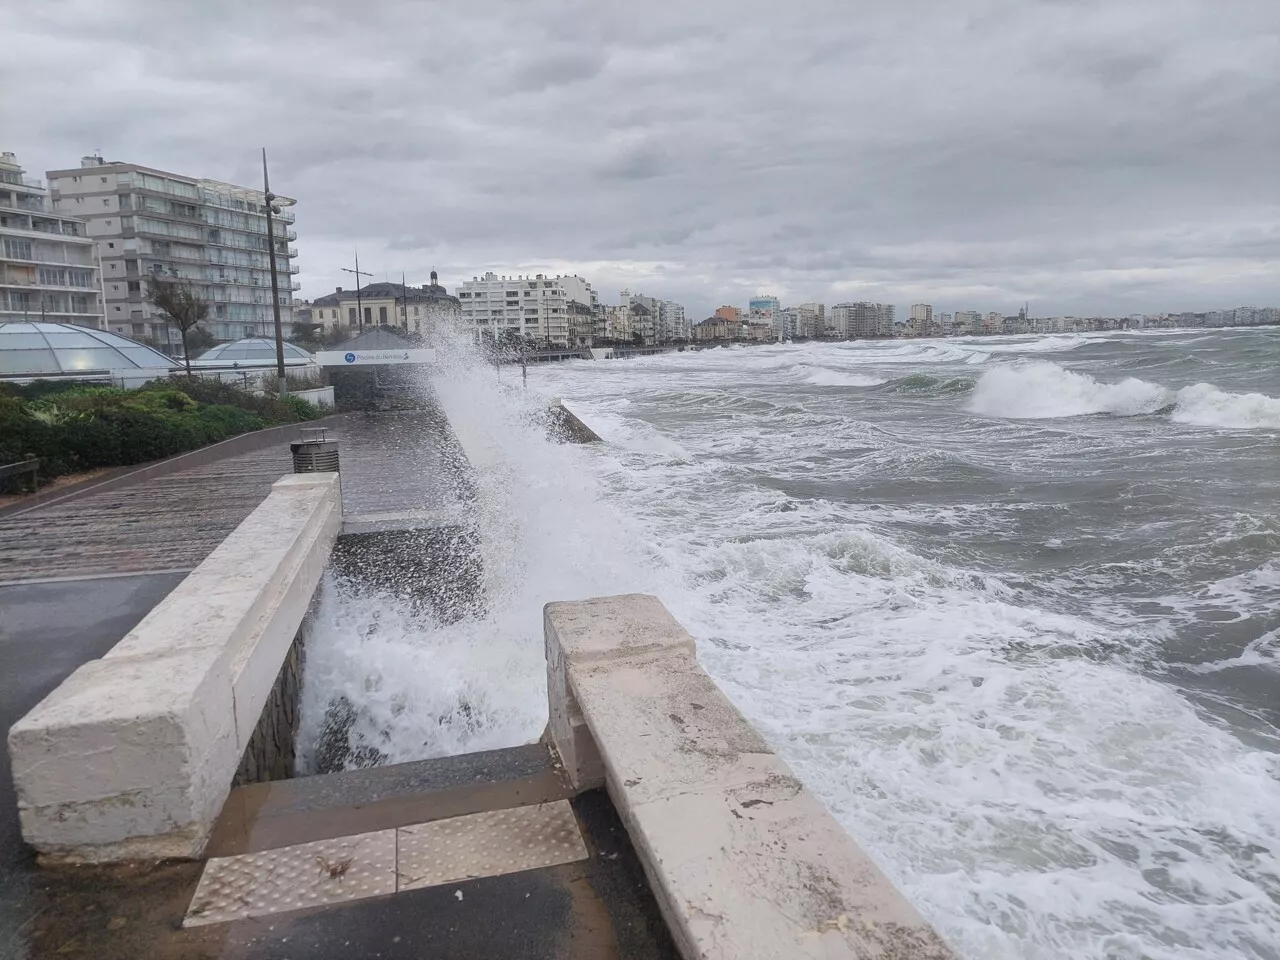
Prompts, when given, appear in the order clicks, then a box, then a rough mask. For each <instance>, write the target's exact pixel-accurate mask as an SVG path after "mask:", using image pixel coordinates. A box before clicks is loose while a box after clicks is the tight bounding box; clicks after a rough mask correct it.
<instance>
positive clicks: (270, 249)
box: [262, 147, 294, 397]
mask: <svg viewBox="0 0 1280 960" xmlns="http://www.w3.org/2000/svg"><path fill="white" fill-rule="evenodd" d="M262 193H263V199H264V200H265V201H266V209H267V258H268V260H269V262H270V265H271V312H272V315H273V316H274V318H275V322H276V376H277V377H278V378H279V381H280V383H279V395H280V396H281V397H283V396H285V395H286V394H287V393H288V392H289V382H288V380H287V379H286V378H285V374H284V328H283V327H282V326H281V325H280V281H279V279H278V278H277V277H276V232H275V227H274V225H273V223H272V215H273V214H277V213H279V212H280V207H287V206H292V205H293V202H294V201H292V200H290V199H289V198H288V197H277V196H276V195H275V194H274V193H272V192H271V181H270V180H269V179H268V177H267V148H266V147H263V148H262ZM277 201H279V203H280V206H276V202H277Z"/></svg>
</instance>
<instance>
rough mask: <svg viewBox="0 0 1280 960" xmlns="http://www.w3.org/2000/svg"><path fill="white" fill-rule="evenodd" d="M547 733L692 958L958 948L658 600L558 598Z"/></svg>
mask: <svg viewBox="0 0 1280 960" xmlns="http://www.w3.org/2000/svg"><path fill="white" fill-rule="evenodd" d="M544 628H545V636H546V655H547V691H548V698H549V701H550V703H549V708H550V722H549V724H548V736H549V739H550V741H551V743H552V745H553V747H554V749H555V750H556V751H557V753H558V754H559V755H560V758H561V760H562V762H563V764H564V767H565V771H566V773H567V775H568V776H569V777H570V779H571V780H572V782H573V785H574V786H575V787H576V788H577V789H578V790H587V789H591V788H593V787H599V786H605V787H607V788H608V791H609V796H610V797H611V798H612V799H613V803H614V806H615V807H616V808H617V810H618V814H619V816H620V817H621V819H622V822H623V823H624V824H625V825H626V828H627V832H628V833H629V834H630V836H631V840H632V843H633V844H634V845H635V848H636V852H637V853H638V854H639V857H640V860H641V862H642V864H643V865H644V869H645V873H646V874H647V876H648V878H649V883H650V886H651V887H652V889H653V891H654V895H655V897H656V898H657V901H658V905H659V907H660V908H661V910H662V914H663V917H664V919H665V920H666V922H667V926H668V927H669V928H670V930H671V933H672V936H673V938H674V939H675V941H676V944H677V946H678V947H679V949H680V953H681V955H682V956H683V957H685V958H687V960H695V958H708V960H710V958H717V960H719V958H724V960H728V958H744V957H760V958H765V957H769V958H773V957H779V958H781V957H787V958H792V957H813V958H819V957H821V958H829V960H836V958H848V960H855V958H856V960H948V958H950V957H951V956H952V954H951V952H950V950H949V949H948V948H947V947H946V945H945V944H944V943H943V942H942V940H941V939H940V938H939V937H938V935H937V934H936V933H935V932H934V931H933V930H932V928H930V927H929V925H928V924H927V923H925V921H924V920H923V919H921V917H920V915H919V914H918V913H917V912H916V911H915V909H914V908H913V907H912V906H911V905H910V904H909V903H908V902H907V900H906V899H905V898H904V897H903V896H902V894H901V893H900V892H899V891H898V890H897V888H896V887H894V885H893V883H892V882H890V880H889V879H888V878H887V877H886V876H885V875H884V874H883V873H882V872H881V871H880V869H879V868H878V867H877V866H876V865H875V863H874V862H873V861H872V860H871V858H870V857H868V856H867V854H866V853H865V852H863V850H862V849H861V848H860V847H859V846H858V845H857V844H856V843H855V842H854V841H853V839H852V838H851V837H850V836H849V835H848V834H847V833H846V832H845V831H844V830H843V829H842V828H841V827H840V825H839V824H838V823H836V821H835V819H834V818H833V817H832V816H831V814H830V813H828V812H827V810H826V808H825V807H823V805H822V804H821V803H820V802H819V801H818V800H817V799H816V798H815V797H814V796H813V795H812V794H810V793H809V791H808V790H807V789H806V788H805V787H804V785H803V784H801V783H800V781H799V780H797V779H796V777H795V775H794V774H793V773H792V772H791V770H790V768H789V767H788V766H787V765H786V764H785V763H784V762H783V761H782V760H781V759H780V758H779V757H778V756H777V755H776V754H775V753H774V752H773V751H772V750H770V749H769V747H768V746H767V745H766V744H765V742H764V740H763V739H762V738H761V737H760V735H759V734H758V733H757V732H756V730H755V729H754V728H753V727H752V726H751V725H750V724H749V723H748V722H747V721H746V720H745V719H744V718H743V716H742V714H740V713H739V712H738V710H737V709H736V708H735V707H734V706H733V704H732V703H730V702H729V700H728V698H727V697H725V695H724V694H723V693H721V691H720V689H719V687H717V686H716V684H715V683H714V681H712V679H711V678H710V676H708V675H707V673H706V672H705V671H704V670H703V669H702V667H701V666H700V665H699V664H698V661H697V657H696V651H695V647H694V641H693V638H692V637H691V636H689V634H688V633H687V632H686V631H685V630H684V628H683V627H682V626H681V625H680V624H679V623H678V622H677V621H676V620H675V618H674V617H672V616H671V614H670V613H668V612H667V609H666V608H665V607H664V606H663V605H662V603H661V602H660V601H659V600H658V599H657V598H656V597H652V596H645V595H639V594H636V595H626V596H616V597H599V598H596V599H592V600H583V601H577V602H572V603H550V604H548V605H547V607H546V611H545V624H544Z"/></svg>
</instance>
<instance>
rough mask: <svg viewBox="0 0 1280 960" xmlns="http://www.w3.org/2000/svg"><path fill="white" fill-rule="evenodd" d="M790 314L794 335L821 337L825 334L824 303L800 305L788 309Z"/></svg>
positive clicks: (825, 311)
mask: <svg viewBox="0 0 1280 960" xmlns="http://www.w3.org/2000/svg"><path fill="white" fill-rule="evenodd" d="M788 311H790V312H792V316H793V326H794V330H795V335H796V336H798V337H822V336H825V335H826V332H827V329H826V328H827V306H826V304H824V303H802V304H800V305H799V306H797V307H788V308H787V309H786V310H784V311H783V312H784V313H786V312H788Z"/></svg>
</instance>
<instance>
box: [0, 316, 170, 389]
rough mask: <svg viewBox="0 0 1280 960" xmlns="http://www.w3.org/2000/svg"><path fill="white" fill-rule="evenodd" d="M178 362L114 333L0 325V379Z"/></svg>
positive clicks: (25, 324)
mask: <svg viewBox="0 0 1280 960" xmlns="http://www.w3.org/2000/svg"><path fill="white" fill-rule="evenodd" d="M176 364H177V361H175V360H173V359H172V358H170V357H166V356H165V355H164V354H163V353H161V352H160V351H159V350H154V349H152V348H151V347H148V346H147V345H146V344H145V343H139V342H138V341H136V340H130V339H129V338H128V337H122V336H121V335H120V334H118V333H108V332H107V331H106V330H96V329H94V328H92V327H79V326H76V325H75V324H72V323H29V322H26V321H22V320H10V321H8V322H5V323H0V377H5V376H9V377H38V376H50V375H55V376H56V375H58V374H67V373H86V374H87V373H94V372H97V373H101V372H103V371H108V370H136V369H147V370H150V369H155V368H157V367H158V368H160V369H163V370H169V369H172V368H173V367H174V366H176Z"/></svg>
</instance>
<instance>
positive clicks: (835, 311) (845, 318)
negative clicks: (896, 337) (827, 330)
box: [831, 300, 895, 339]
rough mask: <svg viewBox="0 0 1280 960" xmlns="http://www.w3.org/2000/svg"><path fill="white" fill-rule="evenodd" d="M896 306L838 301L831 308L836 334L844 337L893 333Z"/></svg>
mask: <svg viewBox="0 0 1280 960" xmlns="http://www.w3.org/2000/svg"><path fill="white" fill-rule="evenodd" d="M894 312H895V310H894V306H893V304H891V303H870V302H868V301H865V300H860V301H858V302H856V303H837V304H836V305H835V306H834V307H832V308H831V316H832V327H833V328H834V331H835V336H837V337H841V338H844V339H855V338H861V337H888V336H892V335H893V316H894Z"/></svg>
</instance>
